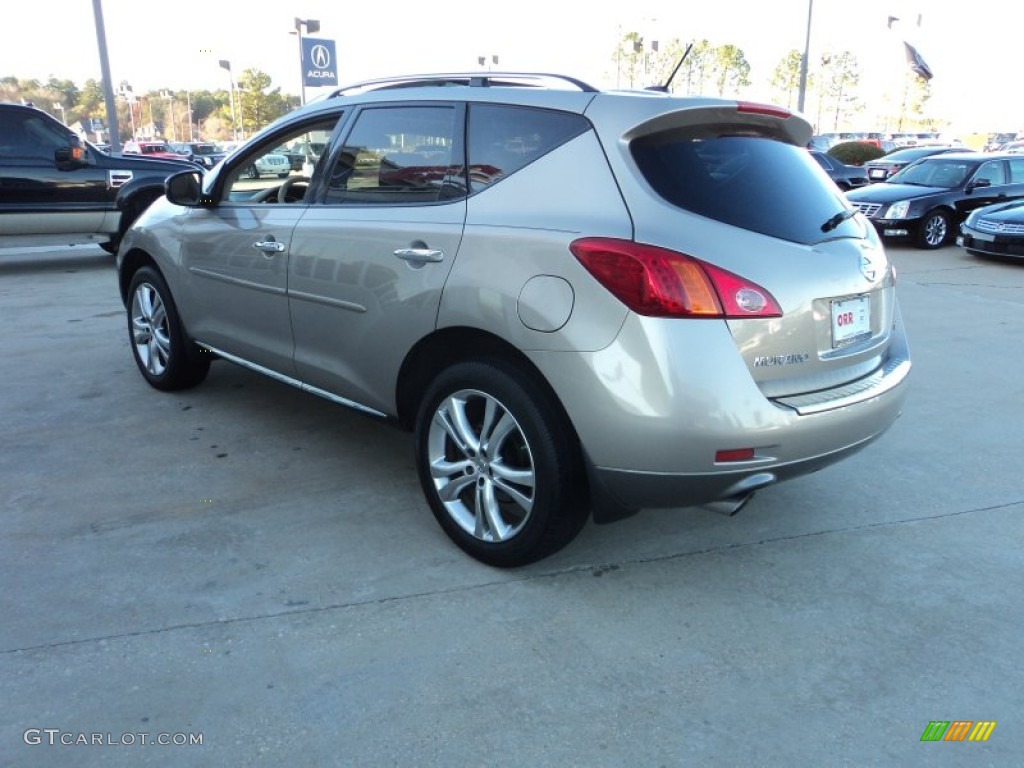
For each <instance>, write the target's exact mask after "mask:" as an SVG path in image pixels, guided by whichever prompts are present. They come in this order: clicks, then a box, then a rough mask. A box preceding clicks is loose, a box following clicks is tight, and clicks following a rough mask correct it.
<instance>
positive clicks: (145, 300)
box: [128, 267, 210, 391]
mask: <svg viewBox="0 0 1024 768" xmlns="http://www.w3.org/2000/svg"><path fill="white" fill-rule="evenodd" d="M128 336H129V339H130V342H131V347H132V355H133V356H134V357H135V364H136V365H138V367H139V372H140V373H141V374H142V376H143V378H145V379H146V381H148V382H149V383H150V385H151V386H153V387H155V388H156V389H160V390H164V391H173V390H177V389H188V388H189V387H194V386H195V385H196V384H199V383H200V382H201V381H202V380H203V379H205V378H206V374H207V373H208V372H209V370H210V355H209V354H206V353H204V352H203V351H202V350H200V349H199V348H198V347H196V346H195V345H194V344H192V342H191V341H190V340H189V339H187V338H186V337H185V332H184V330H183V328H182V325H181V320H180V318H179V317H178V310H177V308H176V307H175V306H174V299H173V298H171V292H170V290H169V289H168V288H167V283H166V282H164V279H163V277H162V276H161V274H160V273H159V272H158V271H157V270H156V269H154V268H153V267H141V268H140V269H139V270H138V271H137V272H136V273H135V274H134V275H133V276H132V281H131V283H130V285H129V287H128Z"/></svg>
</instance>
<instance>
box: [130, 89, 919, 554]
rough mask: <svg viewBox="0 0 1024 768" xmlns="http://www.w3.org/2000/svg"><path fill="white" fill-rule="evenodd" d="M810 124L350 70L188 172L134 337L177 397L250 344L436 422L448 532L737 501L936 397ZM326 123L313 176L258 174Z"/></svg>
mask: <svg viewBox="0 0 1024 768" xmlns="http://www.w3.org/2000/svg"><path fill="white" fill-rule="evenodd" d="M316 134H319V135H320V137H319V138H318V137H317V135H316ZM810 135H811V128H810V125H809V124H808V123H807V121H806V120H805V119H804V118H803V117H800V116H798V115H794V114H791V113H790V112H788V111H787V110H785V109H782V108H777V107H769V106H763V105H758V104H752V103H748V102H737V101H730V100H725V99H717V98H704V97H673V96H670V95H668V94H657V95H654V94H651V93H649V92H648V93H642V94H641V93H622V92H618V93H615V92H602V91H599V90H597V89H595V88H593V87H592V86H590V85H587V84H586V83H583V82H581V81H580V80H577V79H574V78H567V77H553V76H550V75H549V76H538V75H529V74H513V73H480V72H473V73H468V74H455V75H428V76H416V77H409V78H390V79H387V80H382V81H375V82H371V83H363V84H360V85H358V86H354V87H349V88H342V89H338V90H336V91H334V92H331V93H329V94H328V95H327V96H326V97H324V98H322V99H320V100H318V101H315V102H312V103H309V104H307V105H305V106H304V107H300V108H299V109H297V110H295V111H293V112H291V113H289V114H288V115H287V116H285V117H283V118H280V119H279V120H277V121H276V122H274V123H273V124H271V125H270V126H268V127H267V128H265V129H264V130H262V131H261V132H259V133H258V134H257V135H255V136H253V137H252V138H251V139H250V140H249V142H248V143H247V144H246V145H245V146H243V147H241V148H240V149H238V150H237V151H236V152H235V153H234V154H232V155H231V156H229V157H228V158H227V159H226V160H225V161H224V162H223V163H221V164H220V165H218V166H217V167H215V168H214V169H213V170H212V171H210V172H209V174H207V177H206V178H205V179H204V178H202V177H201V176H200V175H199V174H198V173H183V174H179V175H177V176H175V177H174V178H172V179H170V180H169V181H168V184H167V200H165V201H164V202H162V203H160V204H158V205H156V206H154V207H153V208H151V209H150V210H149V211H148V212H147V213H146V214H145V216H144V217H143V218H142V219H141V220H140V221H139V222H138V223H137V225H136V226H135V227H134V228H133V229H132V230H131V233H130V235H129V236H128V237H127V238H126V240H125V243H124V245H123V246H122V248H121V250H120V252H119V261H118V271H119V283H120V288H121V295H122V297H123V299H124V303H125V307H126V309H127V318H128V331H129V341H130V348H131V350H132V354H133V355H134V358H135V362H136V364H137V366H138V369H139V371H140V373H141V375H142V376H143V377H144V378H145V380H146V381H148V382H149V383H150V384H151V385H152V386H153V387H155V388H157V389H162V390H175V389H181V388H184V387H190V386H193V385H195V384H198V383H199V382H200V381H202V380H203V378H204V377H205V376H206V375H207V373H208V371H209V368H210V363H211V360H213V359H220V360H227V361H230V362H234V363H237V364H240V365H243V366H246V367H248V368H251V369H252V370H254V371H259V372H261V373H264V374H267V375H269V376H272V377H273V378H274V379H276V380H278V381H282V382H287V383H289V384H292V385H294V386H296V387H299V388H301V389H304V390H306V391H309V392H313V393H315V394H319V395H321V396H323V397H326V398H328V399H329V400H331V401H333V402H336V403H340V404H343V405H346V406H349V407H351V408H354V409H357V410H358V411H360V412H363V413H365V414H368V415H370V416H372V417H375V418H378V419H381V420H383V421H388V422H391V423H393V424H395V425H397V426H399V427H402V428H405V429H408V430H410V431H412V432H413V434H414V437H413V445H414V454H415V459H416V466H417V469H418V474H419V479H420V483H421V485H422V488H423V492H424V494H425V496H426V499H427V503H428V504H429V507H430V509H431V511H432V512H433V514H434V516H435V517H436V519H437V521H438V523H439V524H440V526H441V527H442V528H443V530H444V531H445V532H446V533H447V534H448V536H450V537H451V539H452V540H453V541H454V542H455V543H456V544H457V545H458V546H459V547H461V548H462V549H464V550H465V551H466V552H468V553H469V554H470V555H472V556H473V557H476V558H478V559H480V560H481V561H483V562H486V563H490V564H492V565H496V566H516V565H521V564H523V563H528V562H531V561H533V560H536V559H538V558H541V557H544V556H546V555H548V554H550V553H552V552H554V551H555V550H557V549H559V548H560V547H562V546H564V545H565V544H567V543H568V542H569V541H570V540H572V539H573V538H574V537H575V536H576V534H577V532H578V531H579V530H580V528H581V526H582V525H583V524H584V523H585V521H586V519H587V517H588V515H589V514H590V513H591V512H592V513H593V516H594V519H595V520H596V521H598V522H610V521H612V520H615V519H619V518H622V517H625V516H628V515H630V514H633V513H634V512H636V511H637V510H639V509H641V508H647V507H665V506H667V507H680V506H687V505H698V504H711V505H712V506H714V507H716V508H717V509H719V510H720V511H724V512H727V513H730V514H731V513H734V512H736V511H737V510H738V509H739V508H740V507H741V506H742V505H743V504H744V503H745V502H746V501H747V499H748V498H749V497H750V495H751V494H752V493H753V492H754V491H755V490H757V489H761V488H765V487H768V486H770V485H772V484H774V483H776V482H778V481H781V480H785V479H788V478H793V477H796V476H798V475H802V474H804V473H808V472H814V471H816V470H819V469H821V468H822V467H824V466H826V465H829V464H831V463H833V462H836V461H838V460H840V459H842V458H844V457H846V456H849V455H850V454H852V453H854V452H855V451H857V450H859V449H861V448H863V447H864V446H865V445H867V444H868V443H869V442H870V441H872V440H873V439H875V438H876V437H878V436H879V435H881V434H882V433H883V432H884V431H885V430H886V429H887V428H888V427H889V426H890V425H891V424H892V423H893V421H894V420H895V419H896V417H897V415H898V414H899V412H900V410H901V407H902V403H903V401H904V398H905V395H906V381H907V376H908V373H909V370H910V360H909V356H908V352H907V344H906V339H905V333H904V328H903V322H902V320H901V316H900V312H899V308H898V303H897V300H896V295H895V286H894V273H893V270H892V267H891V265H890V263H889V260H888V258H887V257H886V254H885V251H884V249H883V248H882V245H881V241H880V239H879V238H878V235H877V233H876V232H875V231H874V230H873V229H872V227H871V226H870V225H869V224H868V223H867V221H866V220H865V219H864V217H862V216H857V215H856V211H855V210H853V209H852V208H851V207H850V206H849V205H848V204H847V203H846V200H845V199H844V198H843V196H842V193H841V192H839V191H838V190H837V189H836V188H835V185H834V184H832V182H831V181H830V180H829V179H828V178H827V177H826V175H825V174H824V173H823V172H822V171H821V169H820V167H819V166H818V165H817V164H816V163H814V161H813V160H811V158H809V157H808V156H807V152H806V150H805V149H804V146H805V145H806V143H807V140H808V139H809V138H810ZM304 140H309V141H311V142H312V141H321V142H323V144H324V147H325V148H324V152H325V153H326V154H325V156H324V157H322V158H321V161H320V162H319V163H318V164H317V165H316V167H315V169H314V171H313V175H312V177H311V178H306V177H303V176H296V175H291V176H289V177H288V178H287V179H286V180H284V181H282V182H276V181H273V180H269V179H262V180H256V181H254V180H251V179H247V178H245V177H246V173H247V169H248V168H250V167H251V166H252V165H253V164H254V163H255V162H256V161H257V159H258V158H260V157H261V156H263V155H264V154H265V153H266V152H268V151H269V150H271V149H272V148H274V147H279V146H282V145H289V144H291V143H293V142H295V141H304ZM780 183H784V184H785V185H786V191H785V194H781V193H780ZM253 417H254V418H259V415H258V414H255V415H253ZM282 481H285V482H295V483H296V489H297V490H301V488H302V478H301V476H296V475H294V474H290V475H288V477H287V478H284V477H283V476H282ZM338 492H339V493H344V489H342V488H339V489H338Z"/></svg>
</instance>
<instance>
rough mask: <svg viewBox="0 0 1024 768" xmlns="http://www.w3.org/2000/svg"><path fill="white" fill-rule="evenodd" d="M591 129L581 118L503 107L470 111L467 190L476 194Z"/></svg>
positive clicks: (475, 106) (484, 106)
mask: <svg viewBox="0 0 1024 768" xmlns="http://www.w3.org/2000/svg"><path fill="white" fill-rule="evenodd" d="M589 128H590V123H589V122H587V120H586V118H584V117H583V116H582V115H577V114H575V113H571V112H557V111H555V110H550V109H537V108H533V107H517V106H508V105H503V104H471V105H470V108H469V142H468V144H469V189H470V192H479V191H480V190H481V189H486V188H487V187H489V186H490V185H491V184H493V183H494V182H496V181H499V180H500V179H503V178H504V177H505V176H508V175H509V174H511V173H514V172H515V171H518V170H519V169H520V168H523V167H525V166H527V165H529V164H530V163H532V162H533V161H534V160H536V159H537V158H539V157H541V156H542V155H545V154H547V153H548V152H550V151H551V150H553V149H556V148H557V147H559V146H561V145H562V144H564V143H566V142H567V141H569V140H570V139H574V138H576V137H577V136H579V135H580V134H581V133H584V132H585V131H587V130H588V129H589Z"/></svg>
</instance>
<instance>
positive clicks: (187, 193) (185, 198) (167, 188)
mask: <svg viewBox="0 0 1024 768" xmlns="http://www.w3.org/2000/svg"><path fill="white" fill-rule="evenodd" d="M164 194H165V195H167V199H168V200H170V201H171V202H172V203H174V204H175V205H184V206H187V207H189V208H195V207H196V206H198V205H201V204H202V203H203V202H208V201H204V200H203V178H202V175H201V174H200V173H199V171H181V172H179V173H176V174H174V175H173V176H168V177H167V180H166V181H164Z"/></svg>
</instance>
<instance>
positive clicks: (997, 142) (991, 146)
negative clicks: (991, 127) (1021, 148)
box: [985, 131, 1019, 152]
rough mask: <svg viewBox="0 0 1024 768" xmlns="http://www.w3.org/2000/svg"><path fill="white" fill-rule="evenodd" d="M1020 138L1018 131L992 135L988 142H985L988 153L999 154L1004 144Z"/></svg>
mask: <svg viewBox="0 0 1024 768" xmlns="http://www.w3.org/2000/svg"><path fill="white" fill-rule="evenodd" d="M1017 138H1019V136H1018V134H1017V132H1016V131H1003V132H1002V133H990V134H989V136H988V141H986V142H985V151H986V152H998V151H1000V149H1001V148H1002V146H1003V144H1006V143H1007V142H1010V141H1015V140H1016V139H1017Z"/></svg>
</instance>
